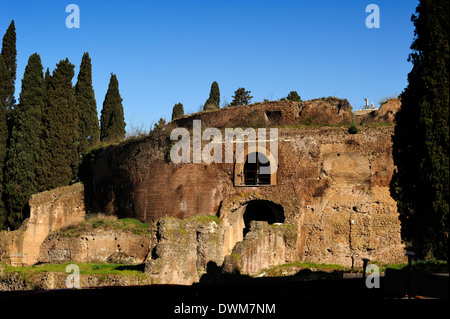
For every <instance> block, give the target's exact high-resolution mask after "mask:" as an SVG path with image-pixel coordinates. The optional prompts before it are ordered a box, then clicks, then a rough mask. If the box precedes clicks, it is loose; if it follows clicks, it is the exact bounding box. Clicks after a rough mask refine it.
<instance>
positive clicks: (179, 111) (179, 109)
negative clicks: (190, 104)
mask: <svg viewBox="0 0 450 319" xmlns="http://www.w3.org/2000/svg"><path fill="white" fill-rule="evenodd" d="M183 115H184V108H183V104H181V103H177V104H175V105H174V106H173V109H172V121H173V120H175V119H177V118H179V117H180V116H183Z"/></svg>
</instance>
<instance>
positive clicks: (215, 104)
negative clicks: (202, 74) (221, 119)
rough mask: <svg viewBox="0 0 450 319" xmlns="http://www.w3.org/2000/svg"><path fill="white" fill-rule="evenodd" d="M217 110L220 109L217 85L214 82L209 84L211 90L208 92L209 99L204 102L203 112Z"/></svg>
mask: <svg viewBox="0 0 450 319" xmlns="http://www.w3.org/2000/svg"><path fill="white" fill-rule="evenodd" d="M219 108H220V90H219V84H218V83H217V82H216V81H214V82H213V83H212V84H211V90H210V92H209V98H208V99H207V100H206V102H205V106H204V108H203V110H204V111H208V110H218V109H219Z"/></svg>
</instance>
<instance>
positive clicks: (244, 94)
mask: <svg viewBox="0 0 450 319" xmlns="http://www.w3.org/2000/svg"><path fill="white" fill-rule="evenodd" d="M250 93H252V92H251V91H246V90H245V88H239V89H237V90H236V91H234V96H233V101H232V102H231V104H230V105H248V104H250V102H251V99H252V98H253V96H251V95H250Z"/></svg>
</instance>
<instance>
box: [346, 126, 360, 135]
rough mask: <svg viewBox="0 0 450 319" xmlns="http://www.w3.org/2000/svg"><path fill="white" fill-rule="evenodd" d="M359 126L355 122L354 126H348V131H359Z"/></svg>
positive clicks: (350, 132)
mask: <svg viewBox="0 0 450 319" xmlns="http://www.w3.org/2000/svg"><path fill="white" fill-rule="evenodd" d="M358 131H359V130H358V128H357V127H356V125H355V124H353V125H352V126H350V127H349V128H348V133H349V134H356V133H358Z"/></svg>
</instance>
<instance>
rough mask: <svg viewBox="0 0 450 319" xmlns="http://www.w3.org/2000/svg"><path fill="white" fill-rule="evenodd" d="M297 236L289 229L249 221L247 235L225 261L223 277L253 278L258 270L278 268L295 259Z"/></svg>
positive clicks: (292, 228) (291, 227)
mask: <svg viewBox="0 0 450 319" xmlns="http://www.w3.org/2000/svg"><path fill="white" fill-rule="evenodd" d="M296 240H297V232H296V230H295V229H294V227H293V226H292V225H283V224H280V225H269V224H268V223H267V222H265V221H253V222H252V223H251V226H250V232H249V233H248V234H247V235H246V236H245V239H244V240H243V241H240V242H238V243H237V244H236V246H235V247H234V249H233V251H232V253H231V254H230V255H227V256H226V257H225V261H224V264H223V270H224V272H226V273H239V274H247V275H256V274H258V273H259V272H260V271H261V270H262V269H265V268H270V267H273V266H277V265H282V264H284V263H286V262H290V261H293V260H292V259H291V258H292V257H294V258H295V255H296V254H295V253H293V252H294V251H295V246H296V245H295V243H296Z"/></svg>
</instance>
